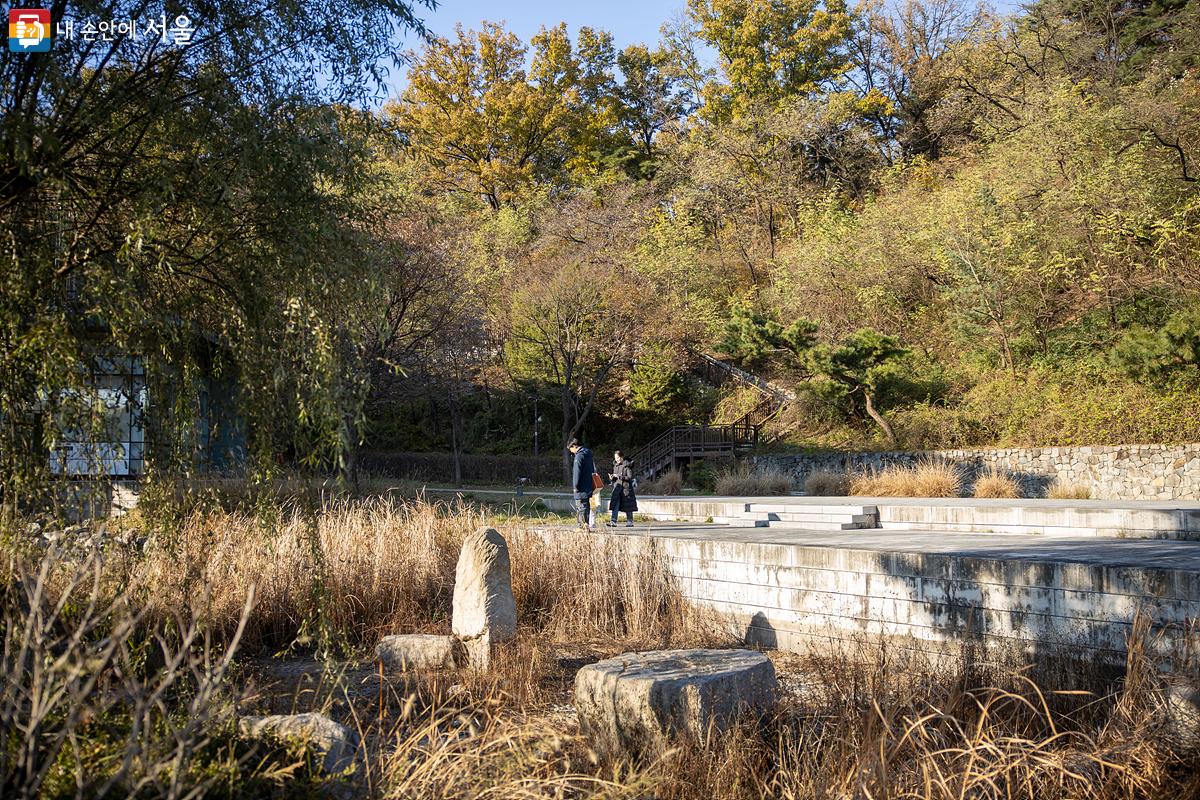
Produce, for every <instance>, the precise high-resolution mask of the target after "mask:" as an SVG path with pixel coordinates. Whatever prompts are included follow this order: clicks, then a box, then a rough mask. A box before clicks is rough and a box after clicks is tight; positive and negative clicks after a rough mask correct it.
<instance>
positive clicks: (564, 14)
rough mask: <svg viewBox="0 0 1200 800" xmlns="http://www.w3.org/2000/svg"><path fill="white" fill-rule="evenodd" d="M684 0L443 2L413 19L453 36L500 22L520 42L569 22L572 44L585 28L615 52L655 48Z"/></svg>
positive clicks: (415, 43)
mask: <svg viewBox="0 0 1200 800" xmlns="http://www.w3.org/2000/svg"><path fill="white" fill-rule="evenodd" d="M685 6H686V0H607V1H606V0H599V2H596V1H595V0H593V2H587V3H582V2H579V0H558V2H553V0H510V1H509V2H495V0H493V1H492V2H482V0H445V2H442V3H440V4H439V6H438V8H437V10H436V11H429V10H428V9H421V8H418V12H417V16H418V17H420V18H422V19H424V20H425V25H426V26H427V27H428V28H429V29H430V30H431V31H433V32H434V33H436V34H438V35H439V36H447V37H448V36H452V35H453V34H454V25H455V23H458V22H461V23H462V24H463V27H465V28H475V29H478V28H479V23H480V22H481V21H482V20H488V21H489V22H504V23H505V26H504V27H505V28H507V29H508V30H510V31H512V32H513V33H515V34H516V35H517V37H518V38H520V39H521V41H523V42H528V41H529V38H530V37H531V36H533V34H535V33H537V32H538V29H540V28H541V27H542V26H543V25H545V26H546V27H550V26H552V25H557V24H558V23H559V22H565V23H567V28H568V30H569V32H570V34H571V41H574V40H575V35H576V33H578V31H579V28H580V27H581V26H584V25H588V26H591V27H593V28H600V29H603V30H606V31H608V32H609V33H611V34H612V35H613V44H614V45H615V46H616V48H617V49H618V50H620V49H621V48H623V47H625V46H626V45H630V44H648V45H653V44H655V43H656V42H658V29H659V28H660V27H662V24H663V23H664V22H666V21H667V20H668V19H670V18H671V17H672V16H674V15H675V14H676V13H677V12H679V11H682V10H683V8H684V7H685ZM419 47H420V40H419V39H418V37H417V36H416V35H414V34H409V35H407V36H406V37H405V38H404V48H405V49H419ZM404 84H405V80H404V76H403V74H399V75H393V77H392V79H391V80H390V81H389V85H390V86H391V88H392V91H393V96H394V95H395V93H397V92H398V90H399V89H400V88H402V87H403V86H404Z"/></svg>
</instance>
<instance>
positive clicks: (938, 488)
mask: <svg viewBox="0 0 1200 800" xmlns="http://www.w3.org/2000/svg"><path fill="white" fill-rule="evenodd" d="M850 494H852V495H859V496H864V497H959V496H961V494H962V475H961V474H960V473H959V471H958V470H957V469H956V468H955V467H954V466H952V465H950V464H942V463H937V462H932V461H927V462H924V463H920V464H916V465H914V466H911V467H901V466H889V467H885V468H884V469H882V470H878V471H871V472H860V473H858V474H856V475H853V476H851V478H850Z"/></svg>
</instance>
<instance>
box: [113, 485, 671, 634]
mask: <svg viewBox="0 0 1200 800" xmlns="http://www.w3.org/2000/svg"><path fill="white" fill-rule="evenodd" d="M488 522H489V520H488V518H487V517H486V516H485V515H484V513H483V512H481V511H480V510H478V509H477V508H474V507H472V506H469V505H466V504H459V505H456V506H454V507H451V506H448V505H445V504H435V503H427V502H420V501H417V502H411V503H401V502H398V501H394V500H375V501H363V502H345V501H337V502H332V503H329V504H327V505H326V506H325V507H324V508H323V509H322V510H321V511H320V512H319V513H317V514H311V513H307V512H304V511H301V510H298V509H290V510H286V511H284V512H283V513H281V514H280V515H279V516H278V517H277V518H275V519H273V520H270V521H268V522H264V521H263V520H262V519H261V518H258V517H255V516H252V515H250V514H247V513H242V512H226V511H197V512H195V513H193V514H191V515H190V516H188V517H186V518H185V519H184V520H183V521H182V523H181V524H180V526H179V528H178V530H177V531H176V532H175V534H174V535H173V536H172V537H170V538H166V537H160V538H159V539H158V540H156V541H155V543H154V544H153V545H152V546H151V547H150V548H149V549H148V552H147V554H146V557H145V558H143V559H140V560H139V561H138V562H137V563H136V564H135V565H134V567H133V568H132V570H131V573H130V575H129V585H130V587H131V589H132V590H133V591H135V592H136V593H138V594H139V595H142V596H144V597H145V598H146V599H147V608H148V610H149V612H150V613H152V614H166V613H168V612H169V610H170V609H172V608H177V607H180V606H181V605H182V604H184V603H185V602H186V600H187V598H188V597H190V596H192V595H193V594H194V593H195V591H196V587H197V586H200V585H206V586H212V587H214V589H213V594H212V596H211V597H210V598H209V599H208V601H207V608H206V616H207V619H208V620H209V621H211V622H212V623H213V624H214V625H216V626H218V627H220V628H225V629H228V628H229V627H230V626H231V625H233V624H234V623H235V621H236V619H237V614H238V613H239V611H240V609H241V607H242V604H243V603H244V600H245V597H246V595H247V593H248V592H249V591H250V589H251V588H252V587H253V588H254V589H255V590H256V592H257V597H258V601H257V603H256V605H255V608H254V611H253V614H252V615H251V618H250V620H249V624H248V629H247V634H246V639H247V644H248V645H249V646H252V647H253V646H259V645H261V646H265V647H271V648H278V647H281V646H286V645H288V644H290V643H292V642H293V640H294V639H295V638H296V636H297V634H299V635H300V637H301V639H302V640H303V643H305V644H307V643H309V642H310V641H313V640H315V639H317V638H320V637H323V638H324V639H326V640H328V641H330V642H332V643H335V644H338V645H340V646H345V647H348V648H350V649H353V648H356V647H360V646H361V647H369V646H372V645H373V644H374V643H375V641H376V640H377V639H378V638H379V637H380V636H382V635H385V634H388V633H394V632H397V631H405V632H432V633H446V632H448V630H449V618H450V610H451V609H450V606H451V599H452V594H453V582H454V569H455V564H456V562H457V559H458V550H459V547H460V545H461V542H462V538H463V536H465V535H466V534H467V533H468V532H470V531H472V530H475V529H476V528H479V527H481V526H484V525H487V524H488ZM498 527H499V528H500V529H501V531H502V533H504V535H505V538H506V539H507V540H508V542H509V548H510V552H511V559H512V579H513V591H514V594H515V595H516V599H517V604H518V606H519V607H520V608H521V609H522V617H523V622H525V623H527V624H529V625H530V626H532V627H533V628H534V629H536V630H537V631H538V632H541V633H546V634H550V635H554V636H561V637H572V636H583V637H588V638H595V637H606V638H609V639H613V640H621V641H625V640H633V639H637V640H639V641H648V640H656V641H657V640H660V639H661V640H673V639H674V638H678V634H679V632H680V631H682V630H683V629H684V627H686V625H685V621H684V607H683V603H682V600H681V598H680V596H679V593H678V591H677V590H676V589H675V588H674V585H673V583H672V582H671V581H670V579H669V576H668V573H667V570H666V566H665V563H664V561H663V559H662V557H661V556H660V554H659V553H658V552H657V550H656V549H655V547H654V543H653V542H651V541H644V540H633V541H628V540H620V541H618V540H615V539H608V538H597V537H596V536H594V535H589V534H585V533H562V534H556V535H554V536H553V537H543V536H541V535H539V534H537V533H536V532H534V531H532V530H530V529H527V528H526V527H525V525H524V523H522V522H515V521H510V522H509V523H507V524H502V525H499V526H498ZM564 586H570V587H572V590H571V591H567V592H564V591H563V587H564Z"/></svg>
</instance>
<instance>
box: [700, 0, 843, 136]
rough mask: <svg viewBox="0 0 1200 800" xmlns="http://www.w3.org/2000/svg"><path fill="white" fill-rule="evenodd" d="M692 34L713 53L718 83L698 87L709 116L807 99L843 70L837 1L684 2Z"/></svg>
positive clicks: (840, 11) (738, 113) (840, 9)
mask: <svg viewBox="0 0 1200 800" xmlns="http://www.w3.org/2000/svg"><path fill="white" fill-rule="evenodd" d="M688 11H689V15H690V17H691V19H692V21H693V22H694V23H695V25H696V29H695V35H696V36H697V37H699V38H700V39H701V40H702V41H704V42H705V43H706V44H708V45H709V46H710V47H712V48H713V49H714V50H716V51H717V54H718V56H719V57H720V65H721V72H722V75H723V76H724V78H725V83H724V84H717V83H712V84H709V86H708V87H706V90H705V98H704V100H705V106H706V113H707V114H708V116H709V117H710V118H713V119H723V118H727V117H730V116H732V117H739V116H743V115H745V114H747V113H749V112H750V110H751V109H752V108H753V107H754V105H755V103H764V102H765V104H766V105H768V106H769V105H771V104H773V103H777V102H779V101H781V100H783V99H785V98H789V97H797V96H804V95H807V94H811V93H813V92H815V91H817V90H818V89H820V88H822V87H826V86H828V85H829V82H830V81H831V80H833V79H835V78H837V77H839V76H841V75H842V74H843V73H844V72H845V71H846V69H847V67H848V61H847V56H846V50H845V44H846V39H847V36H848V35H849V33H850V25H851V15H850V13H849V12H848V11H847V9H846V4H845V2H844V0H825V1H824V2H821V1H820V0H688Z"/></svg>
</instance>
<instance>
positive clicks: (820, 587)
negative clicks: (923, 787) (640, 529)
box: [658, 537, 1200, 668]
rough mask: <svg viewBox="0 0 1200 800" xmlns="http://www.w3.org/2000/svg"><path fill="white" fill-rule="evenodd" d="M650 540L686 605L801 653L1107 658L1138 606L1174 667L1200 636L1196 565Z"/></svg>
mask: <svg viewBox="0 0 1200 800" xmlns="http://www.w3.org/2000/svg"><path fill="white" fill-rule="evenodd" d="M658 544H659V546H661V547H662V549H663V552H664V555H665V557H666V559H667V563H668V564H669V567H670V570H671V572H672V574H673V575H674V576H675V577H676V578H677V579H678V581H679V585H680V587H681V588H682V591H683V594H684V595H685V596H686V597H687V598H688V599H689V600H690V601H691V602H693V603H696V604H699V605H701V606H707V607H709V608H712V609H714V610H716V611H718V612H720V613H721V614H722V615H723V616H724V618H725V619H726V620H727V621H728V622H729V624H731V625H732V626H733V628H734V630H735V631H736V632H737V633H738V634H739V635H740V636H742V637H744V638H745V639H746V641H748V642H750V643H756V644H762V645H764V646H768V647H777V648H781V649H785V650H792V651H797V652H803V651H805V650H808V649H810V648H812V647H814V646H815V647H828V646H829V645H830V643H831V642H839V641H840V642H848V641H861V640H871V639H879V638H886V639H890V640H893V641H897V640H899V641H901V642H903V643H907V644H908V645H909V646H914V647H916V648H918V649H923V650H929V651H934V652H936V651H938V650H940V649H942V648H944V646H945V645H947V644H950V643H953V642H959V641H963V640H967V639H970V640H974V641H979V642H981V643H983V644H984V645H985V646H987V647H993V646H995V647H1000V648H1006V649H1007V648H1012V647H1018V648H1022V649H1024V650H1025V651H1026V652H1028V653H1035V654H1036V652H1037V651H1038V650H1039V649H1045V648H1056V647H1063V646H1066V647H1070V648H1073V649H1077V650H1078V652H1080V653H1081V654H1083V655H1084V656H1085V657H1089V658H1096V659H1099V660H1102V661H1105V662H1110V663H1117V662H1119V661H1120V660H1121V659H1122V658H1123V654H1124V652H1125V649H1126V641H1127V637H1128V635H1129V633H1130V630H1131V626H1132V623H1133V620H1134V617H1135V614H1136V613H1137V612H1138V611H1139V610H1141V611H1146V612H1148V613H1149V614H1150V615H1151V617H1152V619H1153V620H1154V628H1153V632H1152V633H1153V638H1154V640H1155V646H1156V648H1157V649H1158V651H1159V652H1160V654H1162V655H1163V657H1164V658H1170V659H1171V660H1173V661H1174V663H1175V664H1176V665H1177V668H1178V667H1179V666H1182V665H1184V664H1186V663H1188V660H1189V659H1190V660H1192V661H1194V660H1195V659H1196V657H1197V654H1196V652H1195V648H1196V646H1197V645H1198V644H1200V635H1198V634H1197V624H1200V572H1197V571H1189V570H1175V569H1158V568H1147V567H1131V566H1128V565H1103V564H1082V563H1068V562H1056V561H1046V560H1030V559H998V558H980V557H973V556H964V555H944V554H929V553H926V554H919V553H893V552H886V551H878V550H855V549H849V548H835V547H810V546H803V545H791V544H779V543H763V542H753V541H713V540H701V539H689V538H668V537H661V538H658ZM1192 666H1195V665H1194V664H1192Z"/></svg>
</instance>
